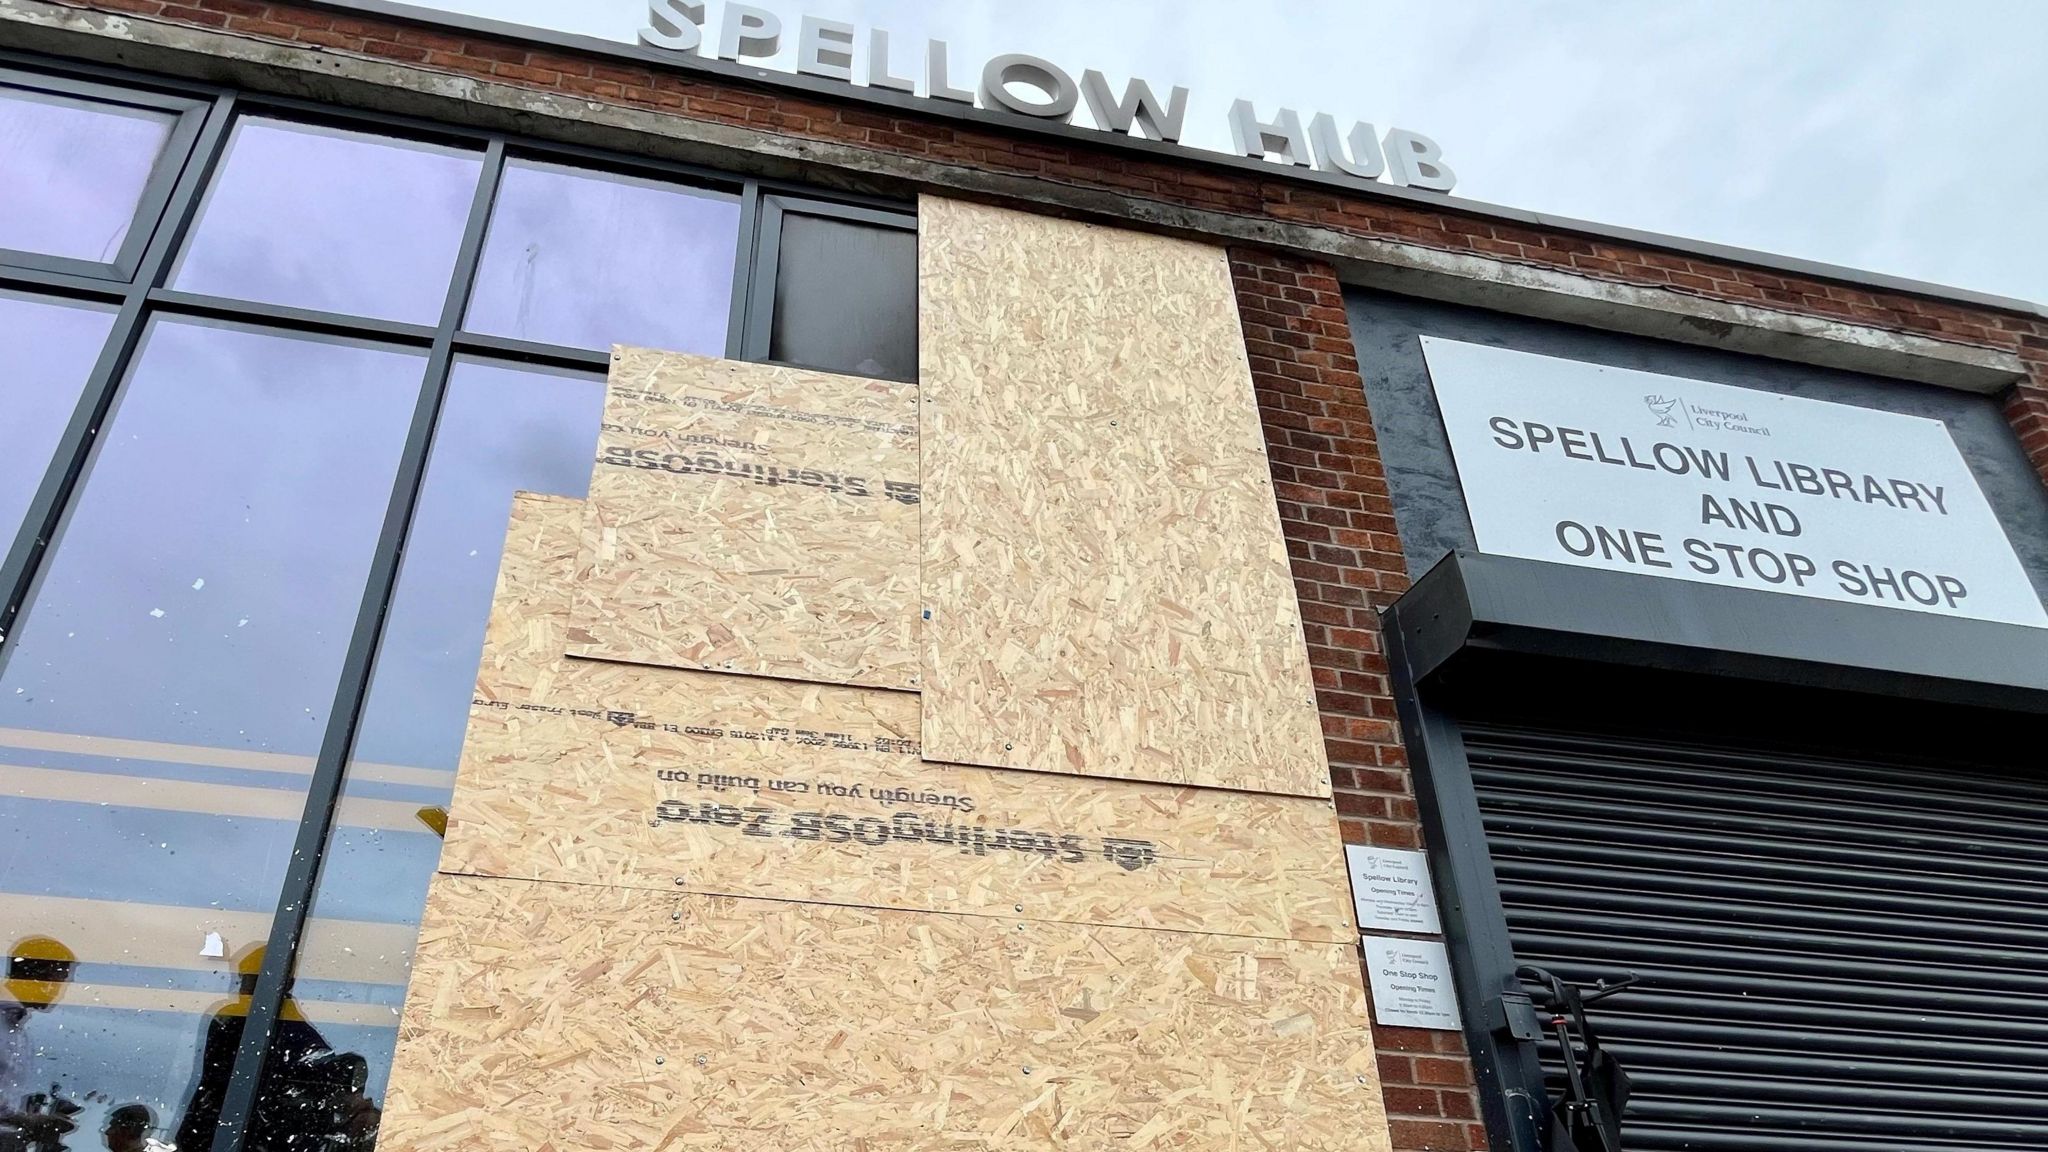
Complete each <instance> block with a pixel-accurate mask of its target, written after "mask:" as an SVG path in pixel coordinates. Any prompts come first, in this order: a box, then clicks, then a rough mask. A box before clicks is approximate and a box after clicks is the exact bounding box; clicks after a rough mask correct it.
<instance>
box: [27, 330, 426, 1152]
mask: <svg viewBox="0 0 2048 1152" xmlns="http://www.w3.org/2000/svg"><path fill="white" fill-rule="evenodd" d="M421 367H422V358H421V357H419V356H417V355H409V354H406V353H403V352H399V351H394V350H391V349H386V348H378V347H375V346H370V345H362V344H353V343H342V342H336V341H331V340H309V339H305V338H302V337H297V336H287V335H282V334H277V333H269V332H261V331H255V330H250V329H245V328H241V327H231V326H223V325H217V324H211V323H194V322H191V321H186V320H179V319H173V318H162V319H159V320H157V321H154V322H153V323H152V324H151V325H150V328H149V331H148V332H147V334H146V335H145V336H144V338H143V341H142V347H141V349H140V350H139V352H138V353H137V356H136V359H135V366H134V368H133V369H132V371H131V372H130V374H129V378H128V380H127V381H126V382H125V384H124V385H123V387H122V391H121V395H120V397H119V400H118V403H117V406H116V409H115V412H114V415H113V418H112V419H111V420H110V421H108V423H107V426H106V427H105V428H104V429H103V430H102V433H101V435H100V438H99V444H98V448H97V449H96V451H95V453H94V459H93V461H92V463H91V466H90V468H89V470H88V474H87V478H86V480H85V482H84V484H83V486H82V489H81V491H80V493H79V494H78V496H77V497H76V499H75V500H74V501H73V503H72V507H71V509H70V511H69V514H68V515H67V516H66V518H65V522H64V527H63V530H62V532H61V533H60V535H59V539H58V540H57V541H56V543H55V544H54V545H53V547H52V549H51V553H50V556H49V559H48V560H47V561H46V562H45V563H44V565H43V569H42V573H41V577H40V579H39V581H38V588H37V591H36V594H35V603H34V608H33V610H32V611H31V612H29V613H28V614H27V615H26V616H25V618H24V622H23V625H22V627H21V628H20V629H19V630H18V631H17V634H16V635H14V636H13V637H11V638H10V639H9V641H8V650H7V656H6V664H5V667H4V669H0V796H4V797H5V799H4V800H0V822H4V824H5V828H4V830H0V841H4V843H6V845H7V849H6V853H5V857H6V862H7V863H6V867H5V868H4V869H0V906H4V907H5V909H6V914H5V915H4V917H0V920H4V922H5V923H6V925H7V928H6V929H5V931H6V932H8V933H11V936H10V939H9V941H8V942H9V943H11V944H14V945H15V946H17V947H20V946H21V941H23V940H31V941H43V942H45V943H43V944H42V947H44V948H45V949H50V950H53V954H56V955H60V956H62V957H66V958H68V962H70V963H73V964H75V966H76V967H75V968H74V969H72V970H70V971H69V972H68V982H69V987H56V988H53V989H52V990H51V994H50V996H49V1002H48V1003H47V1004H45V1005H41V1006H40V1007H41V1008H43V1009H45V1010H42V1011H36V1012H34V1014H33V1015H31V1016H28V1017H24V1018H22V1019H21V1020H19V1021H17V1022H16V1026H15V1027H14V1028H12V1029H10V1031H11V1032H13V1033H14V1036H13V1037H11V1039H12V1040H13V1042H14V1044H15V1045H16V1046H17V1050H19V1051H23V1052H27V1053H39V1055H36V1056H35V1057H34V1058H33V1062H32V1066H29V1067H11V1068H8V1069H6V1070H5V1073H6V1074H5V1080H6V1081H7V1082H4V1083H0V1094H4V1095H0V1099H6V1100H8V1101H10V1106H11V1107H19V1101H20V1100H21V1098H22V1096H23V1095H24V1094H26V1093H27V1092H30V1091H36V1090H47V1089H48V1088H49V1086H50V1085H52V1084H56V1085H60V1086H61V1088H60V1093H59V1094H60V1095H64V1094H65V1093H67V1092H68V1093H70V1095H67V1096H66V1099H69V1100H72V1101H73V1102H74V1103H82V1102H83V1101H82V1100H81V1099H80V1098H86V1097H89V1096H90V1095H93V1094H96V1095H97V1096H106V1097H111V1098H112V1100H113V1101H114V1102H115V1103H119V1104H130V1103H133V1104H140V1105H142V1106H143V1107H146V1108H148V1109H149V1110H150V1112H151V1114H152V1115H153V1116H154V1117H156V1118H158V1120H159V1121H160V1122H161V1124H162V1125H163V1127H164V1130H165V1131H166V1132H171V1131H179V1132H186V1131H189V1124H191V1123H193V1122H195V1116H194V1112H193V1105H195V1104H200V1105H203V1101H204V1099H205V1096H204V1094H203V1092H201V1091H199V1090H198V1089H196V1088H194V1087H193V1086H192V1083H191V1081H192V1074H193V1070H194V1068H195V1067H196V1066H197V1062H198V1058H199V1053H200V1052H201V1051H202V1050H203V1049H204V1048H205V1047H206V1046H207V1043H208V1041H207V1040H205V1039H204V1037H206V1036H209V1035H211V1034H212V1033H213V1032H216V1031H218V1030H219V1028H220V1027H223V1026H224V1025H222V1024H221V1023H220V1022H221V1021H223V1020H228V1019H229V1017H228V1016H226V1015H214V1016H211V1017H210V1016H209V1014H210V1013H213V1012H214V1011H215V1010H216V1009H218V1008H219V1007H220V1005H221V1004H222V1003H224V1001H223V999H222V997H223V996H224V995H225V996H229V997H232V995H233V993H234V992H235V990H236V984H235V974H234V972H233V971H232V966H233V965H234V964H235V963H237V962H238V961H242V962H246V961H247V960H248V959H249V958H250V957H252V956H253V955H255V954H256V952H257V951H258V950H260V949H261V948H262V947H263V945H264V942H265V941H266V940H267V939H268V937H269V935H270V929H271V916H272V913H273V911H274V910H275V908H276V906H277V902H278V896H279V891H280V885H281V883H282V881H283V879H284V874H285V869H286V862H287V861H288V860H289V858H290V856H291V844H292V838H293V833H294V831H295V829H296V828H297V826H298V823H299V820H300V817H301V815H302V814H303V812H304V809H305V805H306V794H307V785H308V783H309V782H310V780H311V777H312V775H313V766H314V753H315V752H317V751H318V749H319V747H320V743H321V739H322V736H323V734H324V732H325V730H326V721H327V710H328V708H329V706H330V705H331V704H332V703H333V701H334V696H335V687H336V683H337V681H338V679H339V677H340V675H341V671H342V656H343V653H344V651H345V649H346V648H347V646H348V641H349V635H350V632H351V631H352V629H353V625H354V621H355V615H356V610H357V607H358V604H359V602H360V600H361V597H362V585H363V582H364V579H365V577H366V576H367V575H368V572H369V568H370V565H371V562H372V554H373V552H374V550H375V544H376V538H377V529H378V525H379V521H380V520H381V518H382V513H383V508H384V504H385V500H386V498H387V495H388V493H389V491H390V486H391V481H392V478H393V476H394V475H395V474H396V472H397V469H398V463H399V456H400V450H401V448H402V447H403V444H404V440H405V429H406V424H407V422H408V417H409V415H410V412H411V408H412V399H413V395H414V394H415V393H417V392H418V390H419V386H420V378H421ZM60 948H61V952H55V951H54V950H55V949H60ZM225 1002H231V1001H225ZM47 1045H55V1047H54V1049H51V1048H47V1047H46V1046H47ZM181 1124H184V1125H187V1127H180V1125H181ZM177 1143H179V1144H180V1145H181V1146H189V1145H188V1144H187V1141H186V1140H183V1139H180V1140H178V1141H177Z"/></svg>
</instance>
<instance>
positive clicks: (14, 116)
mask: <svg viewBox="0 0 2048 1152" xmlns="http://www.w3.org/2000/svg"><path fill="white" fill-rule="evenodd" d="M175 119H176V118H175V117H173V116H172V115H171V114H170V113H168V112H153V111H148V110H146V109H142V108H127V107H123V106H121V105H118V104H100V103H96V102H94V101H90V100H73V99H70V98H69V97H64V96H51V95H47V94H45V93H41V92H30V91H27V90H25V89H20V88H0V205H4V206H5V207H4V208H0V248H12V249H15V250H17V251H21V252H39V253H42V254H44V255H47V256H67V257H70V258H72V259H76V260H92V261H96V262H99V263H106V262H109V261H112V260H113V259H114V258H115V257H116V256H118V255H119V254H120V252H121V242H122V241H123V240H125V239H127V238H128V226H129V225H130V224H131V223H133V222H134V219H135V207H136V205H137V204H139V203H140V202H141V200H142V190H143V188H144V186H145V185H147V184H148V183H149V174H150V171H151V170H152V169H154V168H155V167H156V160H157V156H158V155H159V154H161V153H162V152H163V149H164V141H165V140H168V139H169V138H170V135H171V125H172V124H173V123H174V122H175Z"/></svg>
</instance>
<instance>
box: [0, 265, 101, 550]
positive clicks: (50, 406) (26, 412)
mask: <svg viewBox="0 0 2048 1152" xmlns="http://www.w3.org/2000/svg"><path fill="white" fill-rule="evenodd" d="M113 326H114V313H113V310H112V309H107V308H101V307H97V306H94V305H77V304H59V303H57V302H56V301H54V300H45V299H42V298H40V297H36V296H17V295H15V294H13V293H11V292H0V548H4V547H6V546H7V542H9V541H12V540H13V539H14V533H15V530H16V529H18V528H20V527H21V515H22V513H23V512H25V511H26V510H27V509H28V502H29V498H30V497H32V496H34V495H35V491H36V487H37V485H39V484H41V483H42V482H43V472H44V471H45V470H46V469H48V468H49V466H50V454H51V453H52V452H54V451H55V450H56V447H57V438H58V437H59V436H61V435H63V433H64V425H65V424H67V423H69V422H70V420H71V412H72V409H74V408H76V407H77V406H78V396H79V393H80V391H81V390H83V389H84V387H85V378H86V377H87V376H88V375H90V374H91V372H92V364H93V361H94V360H96V359H98V358H99V354H100V345H101V344H102V343H104V342H105V341H106V338H107V330H108V329H110V328H112V327H113Z"/></svg>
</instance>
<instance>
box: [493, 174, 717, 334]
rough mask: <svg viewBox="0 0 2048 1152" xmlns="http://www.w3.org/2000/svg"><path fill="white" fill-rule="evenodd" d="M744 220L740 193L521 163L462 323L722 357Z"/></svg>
mask: <svg viewBox="0 0 2048 1152" xmlns="http://www.w3.org/2000/svg"><path fill="white" fill-rule="evenodd" d="M739 221H740V208H739V202H738V200H737V199H735V198H734V197H732V196H727V195H722V194H719V193H715V192H706V191H703V190H701V189H696V188H690V187H686V186H683V185H678V184H665V183H661V182H659V181H654V180H642V179H638V178H635V177H630V176H619V175H614V174H612V173H608V172H594V171H589V170H585V169H578V168H564V167H561V166H559V165H554V164H541V163H536V162H532V161H525V160H518V161H513V162H511V163H509V164H507V165H506V166H505V179H504V183H503V185H502V186H501V187H500V188H499V190H498V203H497V208H496V209H495V211H494V212H493V213H492V215H491V228H490V232H489V233H488V234H487V236H486V238H485V241H484V254H483V263H482V266H481V267H480V268H479V269H478V272H477V281H476V290H475V292H474V294H473V295H472V296H471V298H470V304H469V316H468V319H467V321H466V323H465V325H464V326H465V327H467V328H468V329H469V330H470V331H472V332H481V333H485V334H487V335H492V336H511V337H516V338H518V339H521V340H537V341H542V342H544V343H549V344H567V345H571V346H573V347H578V348H609V347H611V346H612V345H613V344H638V345H642V346H644V347H649V348H666V349H669V350H671V351H677V352H700V353H704V354H706V355H711V356H716V355H719V354H721V353H723V352H724V351H725V329H726V318H727V315H728V312H729V310H730V308H731V305H732V271H733V253H734V250H735V248H736V246H737V245H738V242H739Z"/></svg>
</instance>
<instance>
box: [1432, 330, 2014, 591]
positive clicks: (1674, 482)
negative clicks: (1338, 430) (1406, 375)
mask: <svg viewBox="0 0 2048 1152" xmlns="http://www.w3.org/2000/svg"><path fill="white" fill-rule="evenodd" d="M1422 352H1423V358H1424V360H1425V361H1426V362H1427V364H1428V366H1429V376H1430V380H1431V382H1432V383H1433V384H1434V386H1435V388H1436V397H1437V404H1438V406H1439V408H1440V409H1441V411H1442V413H1443V419H1444V427H1445V429H1446V430H1447V431H1448V432H1449V433H1450V439H1451V454H1452V457H1453V458H1454V459H1455V460H1456V462H1457V466H1458V476H1459V479H1460V481H1461V483H1462V484H1463V486H1464V490H1465V506H1466V508H1467V509H1468V510H1469V511H1470V513H1471V516H1472V528H1473V532H1474V533H1475V535H1476V536H1477V539H1478V544H1479V549H1480V551H1482V552H1493V553H1498V554H1501V555H1507V556H1521V557H1525V558H1527V559H1531V560H1549V561H1554V562H1557V563H1563V564H1578V565H1583V566H1585V567H1591V568H1606V569H1611V570H1616V571H1628V572H1638V573H1643V574H1646V575H1653V576H1665V577H1670V578H1674V579H1680V580H1694V581H1699V582H1701V583H1707V584H1724V585H1729V586H1732V587H1740V588H1757V589H1764V590H1767V591H1773V592H1786V593H1792V594H1796V595H1801V596H1814V597H1819V598H1821V599H1826V600H1842V601H1848V602H1851V603H1857V604H1878V605H1883V606H1886V607H1891V608H1904V609H1910V610H1914V611H1921V612H1935V613H1940V614H1943V615H1950V616H1968V617H1972V618H1975V619H1979V620H1996V621H2001V622H2004V623H2008V624H2029V625H2034V626H2037V627H2039V626H2048V613H2044V612H2043V610H2042V606H2041V598H2040V596H2039V595H2038V594H2036V592H2035V591H2034V587H2033V584H2032V583H2031V582H2030V581H2029V580H2028V578H2027V573H2026V570H2025V569H2024V568H2023V567H2022V566H2021V565H2020V561H2019V557H2018V556H2016V555H2014V553H2013V549H2012V543H2011V542H2010V541H2009V540H2007V539H2006V536H2005V532H2004V530H2003V529H2002V528H2001V527H2000V526H1999V523H1998V519H1997V517H1996V516H1995V515H1994V514H1993V513H1992V511H1991V507H1990V505H1989V504H1988V503H1986V502H1985V499H1984V493H1983V491H1982V490H1981V489H1980V488H1979V487H1978V486H1977V481H1976V478H1975V477H1974V476H1972V475H1971V474H1970V470H1969V466H1968V465H1967V464H1965V463H1964V462H1963V457H1962V454H1961V453H1960V452H1958V451H1957V450H1956V446H1955V441H1954V440H1953V439H1951V438H1950V437H1949V434H1948V429H1947V427H1946V426H1944V425H1943V424H1942V423H1941V422H1940V421H1938V420H1928V419H1925V418H1923V417H1919V416H1906V415H1901V414H1898V413H1894V412H1879V411H1875V410H1873V409H1868V408H1858V407H1855V406H1853V405H1848V404H1835V403H1830V402H1828V401H1823V400H1809V399H1806V398H1805V397H1800V396H1784V395H1779V394H1777V393H1772V392H1759V391H1756V390H1753V389H1749V388H1735V387H1730V386H1728V385H1725V384H1711V383H1708V382H1706V381H1703V380H1691V379H1686V378H1683V377H1678V376H1664V375H1660V374H1658V373H1654V372H1638V371H1635V370H1632V369H1627V368H1609V367H1606V366H1604V365H1598V364H1587V363H1583V362H1580V361H1576V360H1564V359H1559V358H1557V357H1554V356H1539V355H1535V354H1533V353H1528V352H1514V351H1509V350H1507V349H1504V348H1491V347H1486V346H1483V345H1478V344H1466V343H1462V342H1459V341H1454V340H1441V339H1437V338H1435V337H1430V336H1424V337H1423V338H1422Z"/></svg>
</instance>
